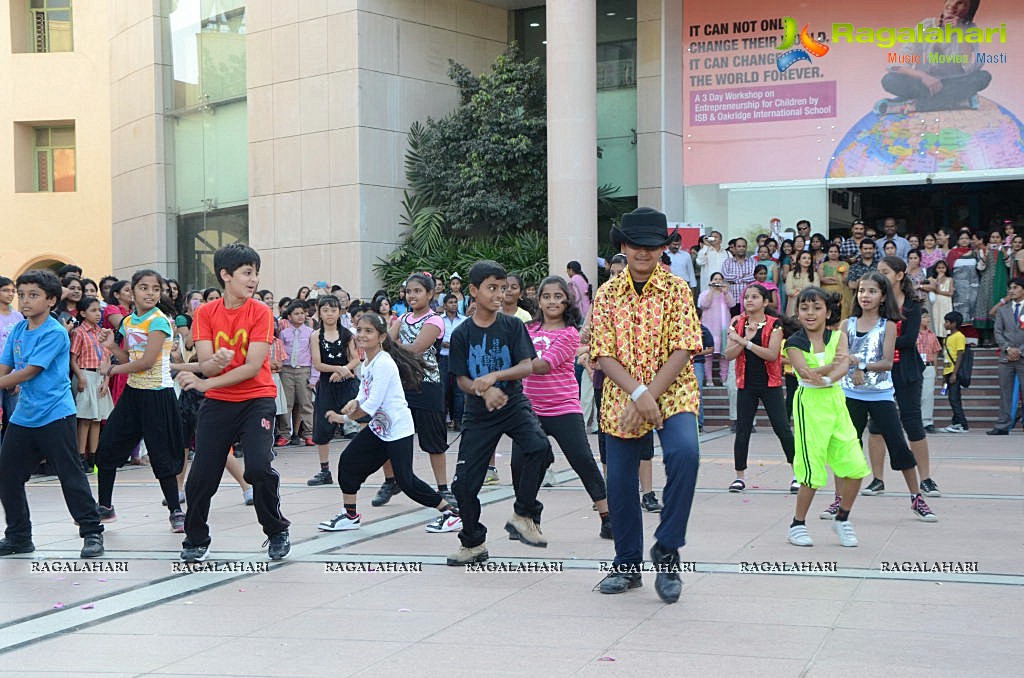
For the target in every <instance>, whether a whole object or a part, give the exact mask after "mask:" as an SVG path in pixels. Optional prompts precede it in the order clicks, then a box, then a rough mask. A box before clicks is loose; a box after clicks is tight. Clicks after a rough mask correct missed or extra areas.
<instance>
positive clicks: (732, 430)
mask: <svg viewBox="0 0 1024 678" xmlns="http://www.w3.org/2000/svg"><path fill="white" fill-rule="evenodd" d="M729 433H736V422H735V421H734V422H733V423H731V424H729Z"/></svg>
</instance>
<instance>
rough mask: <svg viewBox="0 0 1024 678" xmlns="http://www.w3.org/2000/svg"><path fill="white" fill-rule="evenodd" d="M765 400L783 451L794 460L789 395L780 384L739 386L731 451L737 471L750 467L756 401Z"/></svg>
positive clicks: (766, 409) (769, 417) (763, 401)
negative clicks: (788, 407)
mask: <svg viewBox="0 0 1024 678" xmlns="http://www.w3.org/2000/svg"><path fill="white" fill-rule="evenodd" d="M758 400H760V401H761V403H763V404H764V410H765V412H766V413H767V414H768V421H770V422H771V423H772V430H773V431H775V436H776V437H777V438H778V439H779V442H780V443H782V451H783V452H784V453H785V455H786V461H787V462H788V463H789V464H792V463H793V455H794V450H793V429H791V428H790V427H789V417H787V416H786V398H785V396H784V395H783V394H782V387H781V386H754V387H750V386H748V387H746V388H741V389H737V391H736V440H735V441H734V442H733V446H732V455H733V458H734V460H735V462H736V470H737V471H745V470H746V469H747V453H748V452H749V449H750V431H751V429H752V428H753V427H754V415H756V414H757V401H758Z"/></svg>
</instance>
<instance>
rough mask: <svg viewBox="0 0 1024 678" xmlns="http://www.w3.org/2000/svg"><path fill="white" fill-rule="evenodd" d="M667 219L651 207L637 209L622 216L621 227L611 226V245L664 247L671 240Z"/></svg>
mask: <svg viewBox="0 0 1024 678" xmlns="http://www.w3.org/2000/svg"><path fill="white" fill-rule="evenodd" d="M674 234H675V231H673V232H672V233H669V232H668V219H667V218H666V217H665V215H664V214H662V213H661V212H659V211H658V210H656V209H654V208H653V207H638V208H636V209H635V210H633V211H632V212H627V213H626V214H623V215H622V225H621V226H612V233H611V240H612V245H614V246H615V247H619V246H620V245H622V244H623V243H629V244H630V245H633V246H635V247H664V246H665V245H667V244H668V243H669V241H670V240H671V239H672V235H674Z"/></svg>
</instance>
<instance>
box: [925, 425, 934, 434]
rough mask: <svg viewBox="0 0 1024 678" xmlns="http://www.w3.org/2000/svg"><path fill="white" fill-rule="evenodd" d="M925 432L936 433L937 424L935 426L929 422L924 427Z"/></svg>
mask: <svg viewBox="0 0 1024 678" xmlns="http://www.w3.org/2000/svg"><path fill="white" fill-rule="evenodd" d="M924 432H925V433H935V426H933V425H932V424H928V425H927V426H925V427H924Z"/></svg>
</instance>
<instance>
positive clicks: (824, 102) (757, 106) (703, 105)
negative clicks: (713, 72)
mask: <svg viewBox="0 0 1024 678" xmlns="http://www.w3.org/2000/svg"><path fill="white" fill-rule="evenodd" d="M835 116H836V83H835V81H834V80H832V81H829V82H816V83H806V84H801V85H777V86H772V87H736V88H731V89H713V90H701V91H699V92H693V93H692V94H691V95H690V121H691V124H692V125H732V124H737V123H752V122H780V121H783V120H809V119H812V118H834V117H835Z"/></svg>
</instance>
